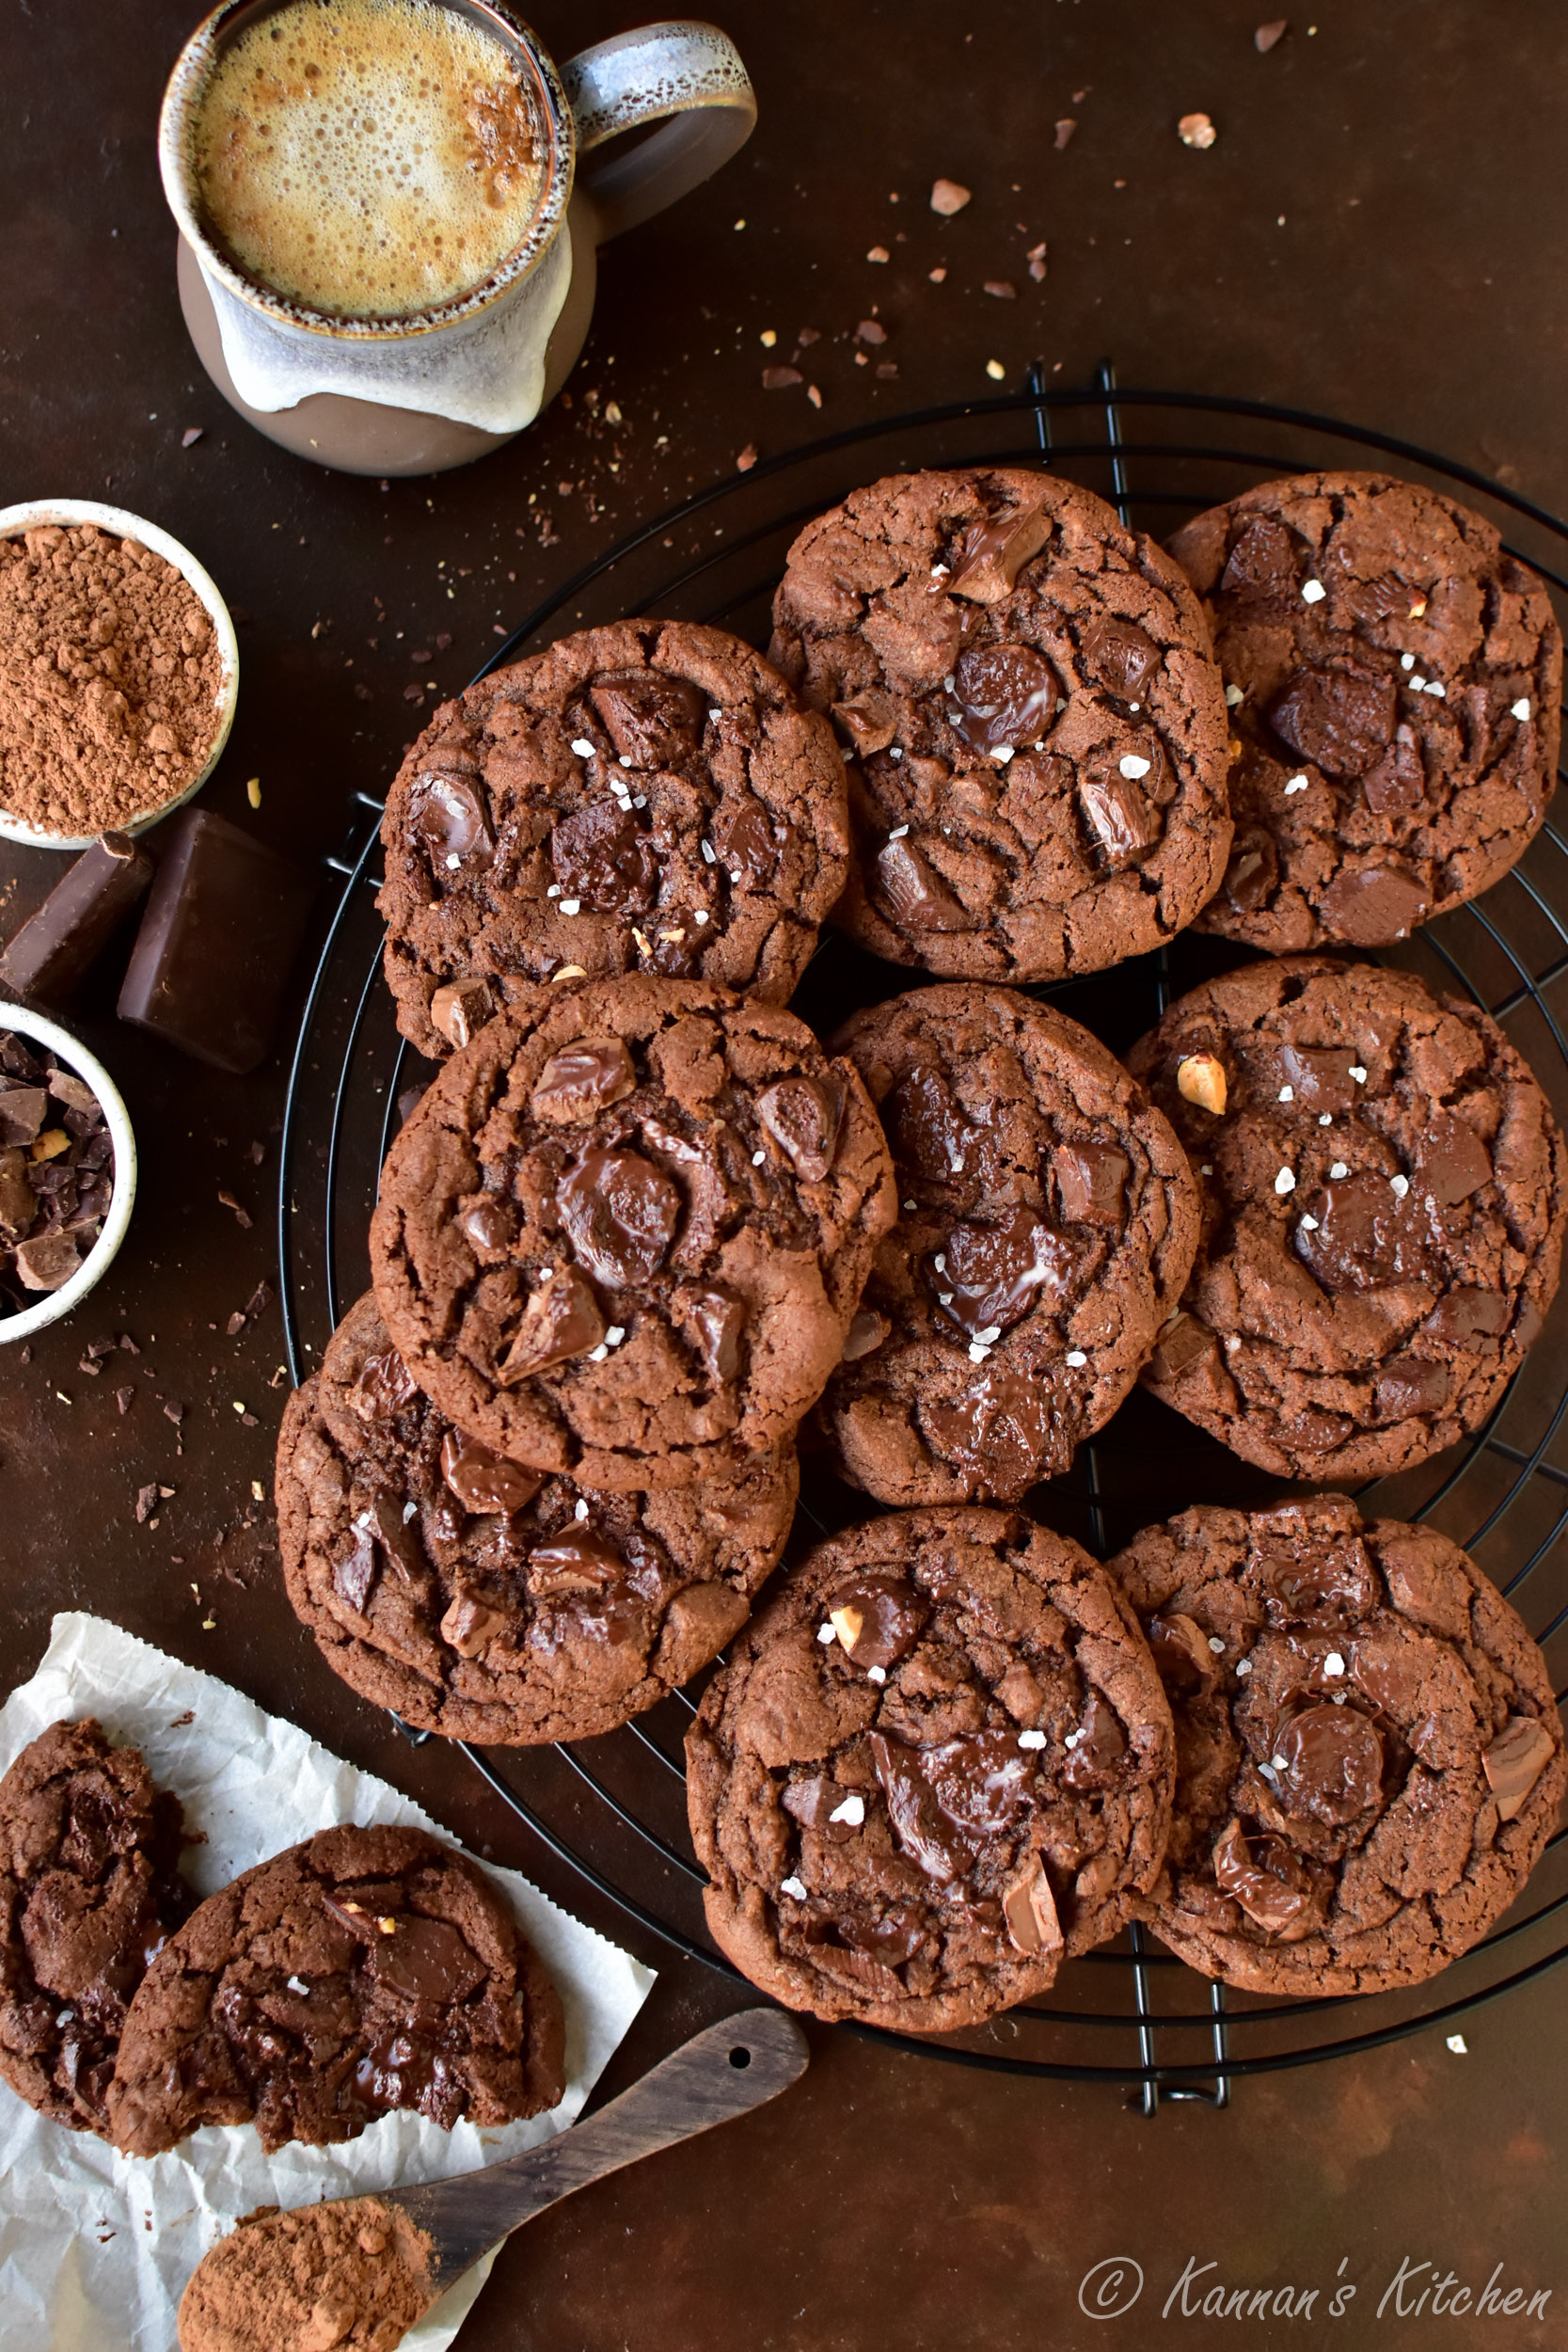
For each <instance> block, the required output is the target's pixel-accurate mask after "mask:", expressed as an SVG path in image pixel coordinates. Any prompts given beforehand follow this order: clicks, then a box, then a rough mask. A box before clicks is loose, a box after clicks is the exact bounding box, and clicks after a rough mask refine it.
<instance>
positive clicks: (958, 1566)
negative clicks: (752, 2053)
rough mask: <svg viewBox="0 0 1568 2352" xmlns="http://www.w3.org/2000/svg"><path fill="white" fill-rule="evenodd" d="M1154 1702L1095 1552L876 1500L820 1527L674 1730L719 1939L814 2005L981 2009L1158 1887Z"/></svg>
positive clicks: (851, 2012)
mask: <svg viewBox="0 0 1568 2352" xmlns="http://www.w3.org/2000/svg"><path fill="white" fill-rule="evenodd" d="M1173 1754H1174V1750H1173V1739H1172V1731H1171V1721H1170V1712H1169V1708H1167V1706H1166V1703H1165V1699H1164V1692H1163V1691H1162V1689H1161V1685H1160V1680H1159V1677H1158V1676H1157V1674H1156V1673H1155V1671H1154V1664H1153V1661H1152V1659H1151V1658H1150V1656H1149V1653H1148V1645H1147V1644H1146V1643H1145V1641H1144V1639H1143V1637H1142V1635H1141V1633H1140V1632H1139V1630H1138V1628H1137V1624H1136V1620H1135V1619H1134V1617H1133V1615H1132V1611H1131V1609H1130V1608H1129V1606H1128V1604H1127V1603H1126V1601H1125V1600H1124V1599H1123V1598H1122V1597H1121V1595H1120V1593H1119V1591H1118V1590H1117V1587H1116V1586H1115V1585H1114V1584H1113V1582H1112V1581H1111V1580H1110V1579H1109V1578H1108V1577H1107V1575H1106V1573H1105V1571H1104V1569H1103V1568H1101V1567H1100V1566H1099V1565H1097V1564H1096V1563H1095V1562H1094V1561H1092V1560H1091V1559H1090V1558H1089V1556H1088V1554H1087V1553H1086V1552H1085V1551H1082V1550H1080V1549H1079V1548H1078V1546H1077V1545H1076V1544H1074V1543H1071V1542H1069V1540H1068V1539H1067V1538H1066V1537H1064V1536H1060V1535H1053V1534H1050V1533H1049V1532H1048V1531H1047V1530H1046V1529H1044V1528H1042V1527H1037V1526H1036V1525H1034V1523H1033V1522H1032V1521H1030V1520H1028V1519H1026V1518H1022V1517H1020V1516H1019V1515H1018V1514H1017V1513H1015V1512H1003V1511H988V1510H980V1509H973V1508H971V1509H958V1510H954V1511H937V1510H933V1511H910V1512H895V1513H889V1514H888V1515H887V1516H886V1517H885V1518H879V1519H875V1520H872V1521H870V1522H869V1523H868V1524H867V1525H865V1526H863V1527H856V1528H851V1529H848V1530H847V1531H846V1533H845V1534H842V1535H839V1536H837V1537H835V1538H834V1539H833V1540H832V1542H830V1543H826V1544H822V1545H820V1546H818V1548H817V1549H816V1550H815V1551H814V1552H812V1553H811V1554H810V1555H809V1557H808V1558H807V1559H806V1560H804V1561H803V1562H802V1563H801V1565H800V1567H799V1568H798V1569H796V1570H794V1571H793V1572H792V1573H791V1575H790V1576H789V1578H788V1579H787V1581H785V1583H784V1586H783V1588H782V1589H781V1591H780V1592H779V1594H778V1595H777V1597H775V1598H774V1599H773V1600H772V1601H771V1602H770V1603H769V1604H768V1607H767V1608H766V1610H764V1611H763V1613H761V1614H760V1615H759V1616H758V1617H757V1618H756V1619H755V1620H754V1621H753V1623H752V1625H751V1626H749V1627H748V1628H747V1629H746V1631H745V1632H744V1633H743V1634H742V1635H741V1636H740V1638H739V1640H738V1642H737V1643H736V1645H735V1649H734V1651H733V1653H732V1655H731V1658H730V1661H729V1663H728V1665H727V1666H725V1667H723V1668H722V1669H721V1672H720V1673H719V1674H718V1675H717V1676H716V1677H714V1680H713V1681H712V1682H711V1683H710V1684H709V1686H708V1688H707V1691H706V1692H705V1695H704V1698H703V1703H702V1706H701V1708H699V1709H698V1713H697V1719H696V1722H695V1723H694V1724H693V1725H692V1727H691V1729H690V1731H689V1733H688V1735H687V1802H688V1807H689V1814H690V1820H691V1833H692V1836H693V1838H694V1840H695V1842H696V1847H697V1853H698V1858H699V1859H700V1861H701V1862H702V1864H703V1866H704V1867H705V1869H706V1871H707V1873H708V1876H709V1879H710V1881H711V1882H712V1883H711V1884H710V1885H709V1887H708V1888H707V1890H706V1893H705V1897H704V1901H705V1908H706V1914H707V1921H708V1926H709V1928H710V1930H711V1931H712V1933H713V1935H714V1937H715V1940H716V1941H717V1942H718V1944H719V1945H720V1947H721V1949H722V1950H724V1951H725V1952H726V1953H728V1955H729V1957H730V1958H731V1960H733V1961H734V1962H735V1963H736V1966H737V1967H738V1968H740V1969H742V1970H743V1971H744V1972H745V1974H746V1975H747V1976H748V1977H749V1978H750V1979H752V1983H753V1984H756V1985H759V1986H760V1987H761V1988H762V1989H763V1991H765V1992H767V1993H769V1994H773V1995H774V1997H775V1998H777V1999H778V2000H781V2001H784V2002H785V2003H787V2004H788V2006H789V2007H790V2008H792V2009H805V2010H814V2011H815V2012H816V2015H817V2016H819V2017H827V2018H841V2017H856V2018H861V2019H863V2020H865V2021H866V2022H868V2023H870V2024H873V2025H879V2026H891V2027H894V2028H895V2029H899V2030H902V2031H905V2032H917V2033H937V2032H942V2031H947V2030H950V2029H952V2028H954V2027H957V2026H971V2025H975V2024H978V2023H979V2022H981V2021H982V2020H983V2019H985V2018H987V2017H989V2016H991V2015H993V2014H994V2013H995V2011H996V2010H1001V2009H1006V2008H1007V2007H1009V2006H1010V2004H1011V2003H1013V2002H1014V2001H1019V2000H1023V1999H1025V1998H1026V1997H1027V1996H1028V1995H1029V1994H1036V1993H1040V1992H1043V1991H1044V1990H1045V1988H1046V1987H1047V1986H1048V1985H1049V1984H1051V1982H1052V1981H1053V1979H1054V1977H1055V1974H1056V1970H1057V1967H1058V1965H1059V1964H1060V1963H1061V1961H1062V1960H1063V1959H1064V1958H1066V1957H1070V1956H1071V1955H1073V1954H1075V1953H1078V1952H1083V1951H1086V1950H1088V1948H1089V1947H1091V1946H1092V1945H1094V1944H1098V1943H1101V1942H1102V1941H1103V1940H1104V1938H1105V1937H1107V1936H1109V1935H1113V1934H1115V1933H1116V1932H1117V1929H1118V1928H1119V1927H1121V1926H1122V1925H1123V1924H1124V1923H1125V1921H1126V1920H1127V1918H1128V1917H1129V1916H1130V1915H1131V1908H1132V1901H1133V1899H1134V1898H1135V1897H1136V1896H1137V1895H1139V1894H1140V1893H1143V1892H1146V1891H1147V1890H1148V1888H1149V1887H1151V1886H1152V1884H1153V1883H1154V1880H1155V1876H1156V1873H1157V1871H1158V1869H1159V1867H1160V1861H1161V1857H1162V1855H1163V1854H1164V1846H1165V1838H1166V1835H1167V1831H1168V1828H1169V1820H1170V1791H1171V1780H1172V1769H1173Z"/></svg>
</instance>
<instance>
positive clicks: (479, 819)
mask: <svg viewBox="0 0 1568 2352" xmlns="http://www.w3.org/2000/svg"><path fill="white" fill-rule="evenodd" d="M408 827H409V831H410V832H411V833H412V834H414V836H415V838H416V839H417V840H418V841H419V842H420V846H421V847H422V849H423V850H424V853H425V855H426V857H428V858H429V860H430V870H431V873H432V874H433V875H434V877H435V879H436V882H440V883H442V884H443V885H450V884H452V883H455V882H466V881H467V879H468V877H469V876H470V875H471V874H474V873H483V870H484V868H485V867H486V866H488V865H489V863H490V861H491V859H492V858H493V857H494V855H495V853H496V837H495V834H493V833H492V832H491V830H490V813H489V811H488V809H487V808H486V807H485V805H484V795H483V788H482V787H480V786H479V785H477V784H471V783H469V782H468V781H467V778H466V777H463V776H442V775H428V776H420V779H419V781H418V783H417V784H416V785H415V787H414V789H413V791H412V793H411V794H410V796H409V809H408Z"/></svg>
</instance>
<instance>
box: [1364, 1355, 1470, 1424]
mask: <svg viewBox="0 0 1568 2352" xmlns="http://www.w3.org/2000/svg"><path fill="white" fill-rule="evenodd" d="M1452 1387H1453V1379H1452V1375H1450V1373H1449V1368H1448V1366H1447V1364H1433V1363H1428V1362H1426V1361H1425V1360H1424V1359H1422V1358H1421V1357H1419V1356H1396V1357H1394V1358H1393V1359H1392V1360H1391V1361H1390V1362H1388V1363H1386V1364H1385V1365H1384V1367H1383V1370H1382V1371H1381V1372H1380V1373H1379V1374H1378V1376H1377V1386H1376V1388H1375V1389H1374V1391H1373V1392H1372V1393H1373V1398H1374V1401H1375V1403H1376V1406H1377V1417H1378V1419H1379V1421H1383V1422H1391V1421H1409V1420H1411V1419H1412V1418H1413V1416H1414V1415H1415V1414H1417V1413H1440V1412H1441V1411H1442V1409H1443V1407H1444V1406H1445V1405H1447V1403H1448V1401H1449V1392H1450V1391H1451V1390H1452Z"/></svg>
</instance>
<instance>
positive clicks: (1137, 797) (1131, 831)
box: [1078, 768, 1161, 871]
mask: <svg viewBox="0 0 1568 2352" xmlns="http://www.w3.org/2000/svg"><path fill="white" fill-rule="evenodd" d="M1078 804H1079V806H1080V808H1081V809H1082V810H1083V812H1084V829H1085V833H1086V834H1087V835H1088V841H1089V847H1090V849H1091V850H1094V851H1095V852H1096V853H1097V855H1098V856H1099V858H1100V860H1101V864H1102V865H1104V866H1109V867H1110V868H1111V869H1112V870H1113V871H1115V870H1116V869H1117V867H1119V866H1130V865H1131V864H1132V861H1133V859H1134V858H1137V857H1140V856H1141V855H1142V854H1143V852H1144V850H1151V849H1152V848H1153V847H1154V844H1155V843H1156V842H1157V841H1158V840H1159V838H1160V833H1161V824H1160V816H1159V812H1158V810H1157V809H1154V808H1152V807H1150V805H1149V803H1148V800H1147V799H1146V798H1145V796H1144V793H1143V789H1142V787H1141V786H1140V784H1139V782H1138V780H1137V778H1136V777H1134V776H1125V775H1123V774H1122V773H1121V771H1120V770H1119V768H1117V769H1110V770H1107V771H1104V772H1103V773H1101V774H1099V775H1096V774H1093V773H1090V774H1086V775H1084V776H1081V777H1080V778H1079V782H1078Z"/></svg>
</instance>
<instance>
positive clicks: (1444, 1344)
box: [1128, 956, 1568, 1479]
mask: <svg viewBox="0 0 1568 2352" xmlns="http://www.w3.org/2000/svg"><path fill="white" fill-rule="evenodd" d="M1128 1059H1129V1066H1130V1068H1131V1069H1132V1073H1133V1075H1134V1076H1135V1077H1137V1078H1139V1079H1141V1080H1142V1082H1143V1084H1144V1085H1145V1086H1147V1087H1148V1091H1149V1093H1150V1094H1151V1095H1152V1096H1153V1099H1154V1101H1155V1102H1156V1103H1157V1104H1159V1105H1160V1107H1161V1109H1162V1110H1163V1111H1164V1113H1165V1115H1166V1116H1167V1118H1168V1119H1169V1120H1170V1121H1171V1123H1172V1125H1173V1126H1174V1127H1175V1129H1176V1131H1177V1134H1178V1135H1179V1136H1180V1137H1181V1140H1182V1141H1183V1143H1184V1144H1185V1145H1186V1147H1187V1152H1188V1154H1189V1156H1190V1158H1191V1160H1192V1164H1193V1168H1194V1171H1195V1173H1196V1176H1197V1178H1198V1183H1199V1186H1200V1189H1201V1192H1202V1199H1203V1230H1202V1235H1201V1238H1200V1240H1199V1243H1198V1250H1197V1258H1196V1264H1195V1266H1194V1270H1193V1276H1192V1279H1191V1281H1190V1282H1189V1284H1188V1286H1187V1291H1186V1295H1185V1296H1184V1298H1183V1299H1182V1302H1181V1309H1180V1313H1178V1314H1177V1315H1176V1316H1174V1317H1173V1318H1172V1319H1171V1321H1170V1322H1169V1323H1167V1324H1166V1325H1165V1327H1164V1329H1163V1330H1162V1332H1161V1334H1160V1339H1159V1343H1158V1345H1157V1347H1156V1349H1155V1352H1154V1355H1153V1358H1152V1359H1151V1360H1150V1363H1149V1365H1148V1370H1147V1371H1146V1372H1145V1374H1144V1379H1145V1381H1146V1382H1147V1384H1148V1387H1149V1388H1151V1389H1152V1390H1153V1391H1154V1392H1155V1394H1156V1395H1157V1396H1161V1397H1164V1400H1165V1402H1166V1403H1167V1404H1169V1405H1174V1406H1176V1408H1177V1410H1178V1411H1179V1412H1181V1413H1185V1414H1186V1416H1187V1418H1188V1420H1189V1421H1195V1422H1197V1423H1198V1425H1199V1426H1200V1427H1201V1428H1204V1429H1207V1430H1210V1431H1211V1432H1212V1434H1213V1435H1214V1436H1215V1437H1217V1438H1221V1439H1222V1440H1223V1441H1224V1442H1225V1444H1227V1445H1228V1446H1230V1447H1231V1448H1233V1450H1234V1451H1235V1452H1236V1453H1238V1454H1241V1455H1243V1458H1244V1459H1245V1460H1247V1461H1249V1462H1256V1463H1257V1464H1258V1465H1259V1468H1260V1469H1262V1470H1270V1471H1272V1472H1274V1474H1275V1476H1277V1477H1286V1478H1311V1479H1354V1478H1374V1477H1376V1476H1378V1475H1379V1474H1380V1473H1382V1472H1385V1471H1388V1470H1401V1469H1403V1468H1404V1467H1405V1466H1406V1465H1408V1464H1410V1463H1414V1462H1419V1461H1422V1460H1424V1459H1425V1458H1426V1456H1427V1455H1428V1454H1435V1453H1436V1452H1438V1451H1439V1450H1440V1448H1442V1447H1444V1446H1446V1445H1451V1444H1452V1443H1453V1442H1454V1440H1455V1439H1456V1438H1461V1437H1463V1436H1464V1435H1465V1433H1466V1431H1468V1430H1472V1429H1475V1428H1478V1427H1479V1426H1480V1424H1481V1422H1483V1421H1484V1420H1485V1418H1486V1416H1487V1414H1488V1413H1489V1412H1490V1411H1491V1410H1492V1408H1493V1406H1495V1405H1496V1404H1497V1400H1498V1398H1499V1397H1500V1396H1501V1394H1502V1392H1503V1390H1504V1389H1505V1388H1506V1386H1507V1385H1508V1382H1509V1381H1510V1379H1511V1378H1512V1377H1513V1374H1514V1373H1515V1372H1516V1371H1517V1369H1518V1367H1519V1364H1520V1361H1521V1359H1523V1356H1524V1353H1525V1350H1526V1349H1527V1348H1528V1346H1529V1345H1530V1343H1531V1342H1532V1341H1533V1340H1534V1338H1535V1335H1536V1333H1537V1332H1538V1331H1539V1330H1540V1328H1541V1323H1542V1318H1543V1317H1544V1314H1545V1312H1546V1310H1547V1308H1548V1307H1549V1306H1550V1304H1551V1301H1552V1297H1553V1295H1554V1293H1555V1292H1556V1289H1557V1282H1558V1272H1559V1267H1560V1258H1561V1248H1562V1233H1563V1225H1564V1220H1565V1216H1568V1158H1565V1155H1564V1150H1563V1142H1562V1136H1561V1135H1560V1131H1559V1129H1558V1125H1557V1122H1556V1120H1554V1119H1553V1117H1552V1114H1551V1111H1550V1109H1549V1108H1548V1106H1547V1103H1546V1098H1545V1096H1544V1094H1543V1092H1542V1090H1541V1089H1540V1087H1539V1086H1538V1085H1537V1083H1536V1081H1535V1079H1534V1078H1533V1077H1532V1075H1531V1074H1530V1072H1529V1069H1528V1066H1527V1064H1526V1063H1525V1061H1524V1060H1523V1059H1522V1057H1520V1055H1519V1054H1518V1053H1517V1052H1516V1051H1515V1049H1514V1048H1513V1045H1512V1044H1511V1043H1510V1042H1509V1041H1508V1039H1507V1038H1506V1037H1505V1036H1504V1034H1503V1032H1502V1030H1501V1029H1500V1028H1499V1027H1498V1026H1497V1023H1496V1022H1495V1021H1492V1020H1490V1019H1489V1018H1488V1016H1487V1015H1486V1014H1485V1013H1483V1012H1481V1011H1479V1010H1478V1009H1476V1007H1475V1006H1474V1005H1472V1004H1469V1003H1466V1002H1462V1001H1460V1000H1459V999H1458V998H1455V997H1443V998H1441V999H1439V998H1437V997H1435V996H1433V995H1432V994H1430V993H1429V992H1428V991H1427V990H1426V989H1425V988H1424V987H1423V986H1422V984H1421V982H1420V981H1419V980H1418V979H1417V978H1416V977H1414V976H1413V975H1412V974H1410V973H1407V972H1396V971H1389V970H1384V969H1381V968H1379V967H1378V966H1376V965H1371V964H1355V965H1346V964H1343V963H1341V962H1339V961H1337V960H1335V959H1333V958H1331V957H1326V956H1292V957H1286V958H1281V959H1280V960H1279V961H1269V962H1259V963H1251V964H1247V965H1245V966H1243V969H1242V970H1240V971H1236V972H1230V973H1227V974H1226V975H1225V977H1223V978H1221V979H1216V980H1210V981H1208V982H1207V983H1206V984H1205V985H1204V986H1203V987H1201V988H1197V989H1194V990H1193V992H1192V993H1191V994H1190V995H1187V996H1183V997H1181V998H1180V1001H1179V1002H1178V1003H1176V1004H1174V1005H1172V1006H1171V1007H1170V1009H1169V1010H1168V1011H1167V1012H1166V1013H1165V1015H1164V1019H1163V1020H1162V1021H1161V1023H1160V1025H1159V1026H1158V1028H1156V1029H1154V1030H1152V1031H1150V1033H1149V1035H1148V1036H1147V1037H1146V1038H1144V1039H1143V1040H1142V1041H1141V1042H1140V1043H1139V1044H1137V1045H1136V1046H1134V1048H1133V1049H1132V1054H1131V1055H1130V1056H1129V1057H1128Z"/></svg>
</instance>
